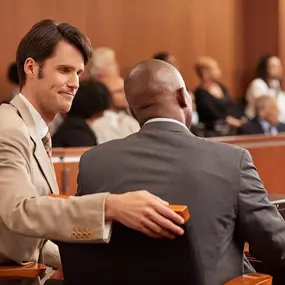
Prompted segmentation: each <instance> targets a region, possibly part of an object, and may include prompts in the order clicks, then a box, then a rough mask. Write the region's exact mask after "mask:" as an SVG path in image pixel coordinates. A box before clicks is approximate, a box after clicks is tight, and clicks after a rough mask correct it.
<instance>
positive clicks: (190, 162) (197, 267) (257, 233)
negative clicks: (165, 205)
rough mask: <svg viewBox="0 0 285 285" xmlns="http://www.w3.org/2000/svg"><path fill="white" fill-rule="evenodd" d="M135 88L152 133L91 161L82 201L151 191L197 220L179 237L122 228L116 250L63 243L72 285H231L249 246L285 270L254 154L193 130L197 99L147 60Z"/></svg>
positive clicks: (83, 172) (82, 175) (140, 115)
mask: <svg viewBox="0 0 285 285" xmlns="http://www.w3.org/2000/svg"><path fill="white" fill-rule="evenodd" d="M125 91H126V96H127V99H128V102H129V104H130V107H131V110H132V112H133V114H134V116H135V117H136V119H137V120H138V121H139V123H140V125H141V127H142V128H141V130H140V131H139V132H138V133H136V134H133V135H131V136H129V137H127V138H125V139H122V140H116V141H112V142H109V143H106V144H102V145H100V146H97V147H95V148H94V149H92V150H90V151H88V152H86V153H85V154H84V155H83V156H82V159H81V162H80V168H79V171H80V172H79V177H78V182H79V190H78V194H79V195H86V194H91V193H94V192H96V193H99V192H104V191H106V190H107V189H108V190H109V191H111V192H112V193H113V194H121V193H125V192H126V191H127V190H128V189H140V188H144V189H148V190H149V191H151V192H152V193H154V194H155V195H157V196H159V197H162V198H163V199H165V200H168V201H170V203H171V204H186V205H187V206H188V208H189V210H190V213H191V218H190V220H189V221H188V222H187V223H186V225H185V234H184V236H182V237H176V238H175V239H174V240H166V239H162V240H161V239H153V238H149V237H146V236H144V235H142V234H140V233H138V232H135V231H133V230H131V229H127V228H126V227H124V226H122V225H121V224H114V227H113V235H112V239H111V241H110V244H109V245H99V244H98V245H75V244H64V245H62V246H60V250H61V254H62V257H63V269H64V271H65V278H66V281H67V283H68V284H81V283H82V284H83V283H84V281H86V282H87V280H89V282H90V284H93V283H94V284H114V282H118V283H122V284H169V283H170V282H172V283H173V284H177V283H182V284H191V285H221V284H224V282H226V281H227V280H230V279H232V278H234V277H236V276H239V275H241V274H243V257H244V254H243V249H244V243H245V242H249V243H250V250H251V253H252V254H253V255H254V256H255V257H256V258H259V259H261V260H262V261H264V262H265V263H267V264H269V265H272V266H278V267H279V268H283V269H284V268H285V222H284V220H283V219H282V217H281V216H280V214H279V213H278V211H277V209H276V207H275V206H273V205H271V204H270V202H269V200H268V198H267V192H266V190H265V189H264V186H263V184H262V182H261V181H260V178H259V176H258V174H257V171H256V169H255V167H254V165H253V162H252V159H251V157H250V154H249V153H248V151H246V150H244V149H241V148H238V147H233V146H230V145H225V144H221V143H216V142H211V141H208V140H205V139H201V138H198V137H195V136H194V135H193V134H192V133H191V132H190V131H189V130H188V128H189V126H190V122H191V99H190V96H189V94H188V93H187V91H186V88H185V84H184V81H183V79H182V77H181V75H180V74H179V72H178V71H177V70H176V69H175V68H174V67H173V66H171V65H170V64H168V63H165V62H162V61H160V60H153V59H151V60H147V61H145V62H142V63H139V64H138V65H136V66H135V67H134V68H133V70H132V71H131V72H130V74H129V75H128V77H127V79H126V80H125ZM151 211H152V210H151V209H149V214H151ZM114 215H117V216H118V217H119V216H121V215H123V212H122V213H114ZM142 219H143V217H142ZM143 224H145V226H146V227H148V228H149V227H150V226H151V225H150V224H148V222H147V221H145V223H144V222H143ZM153 236H154V237H155V234H153ZM82 263H84V264H82ZM93 272H94V273H93ZM85 279H86V280H85ZM69 281H72V282H69ZM91 281H92V282H93V283H92V282H91ZM80 282H81V283H80ZM95 282H97V283H95Z"/></svg>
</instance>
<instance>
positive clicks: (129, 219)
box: [105, 191, 184, 239]
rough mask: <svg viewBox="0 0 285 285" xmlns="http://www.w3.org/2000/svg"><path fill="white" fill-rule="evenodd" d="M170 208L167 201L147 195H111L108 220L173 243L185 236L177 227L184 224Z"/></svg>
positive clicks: (137, 193) (106, 210) (106, 209)
mask: <svg viewBox="0 0 285 285" xmlns="http://www.w3.org/2000/svg"><path fill="white" fill-rule="evenodd" d="M167 206H168V203H167V202H166V201H163V200H161V199H160V198H158V197H157V196H154V195H152V194H150V193H149V192H147V191H136V192H128V193H125V194H121V195H114V194H110V195H108V196H107V198H106V204H105V207H106V208H105V217H106V220H114V221H118V222H120V223H122V224H124V225H125V226H127V227H129V228H132V229H134V230H138V231H140V232H143V233H144V234H146V235H148V236H150V237H155V238H161V237H166V238H170V239H173V238H174V237H175V236H176V235H183V233H184V231H183V229H182V228H181V227H179V226H177V225H176V224H178V225H182V224H184V220H183V218H182V217H180V216H179V215H178V214H176V213H175V212H174V211H172V210H171V209H169V208H168V207H167Z"/></svg>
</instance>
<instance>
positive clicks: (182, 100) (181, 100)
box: [176, 87, 188, 109]
mask: <svg viewBox="0 0 285 285" xmlns="http://www.w3.org/2000/svg"><path fill="white" fill-rule="evenodd" d="M185 92H186V91H185V89H184V87H181V88H179V89H178V90H177V97H176V98H177V101H178V104H179V106H180V107H181V109H185V108H187V106H188V105H187V101H186V96H185Z"/></svg>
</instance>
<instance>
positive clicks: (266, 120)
mask: <svg viewBox="0 0 285 285" xmlns="http://www.w3.org/2000/svg"><path fill="white" fill-rule="evenodd" d="M255 108H256V114H257V116H256V117H255V118H254V119H253V120H251V121H249V122H247V123H246V124H245V125H243V126H242V127H241V129H240V132H239V133H240V134H242V135H257V134H266V135H277V134H279V133H282V132H285V124H283V123H280V122H279V109H278V105H277V101H276V99H275V98H274V97H272V96H268V95H263V96H261V97H259V98H258V99H256V102H255Z"/></svg>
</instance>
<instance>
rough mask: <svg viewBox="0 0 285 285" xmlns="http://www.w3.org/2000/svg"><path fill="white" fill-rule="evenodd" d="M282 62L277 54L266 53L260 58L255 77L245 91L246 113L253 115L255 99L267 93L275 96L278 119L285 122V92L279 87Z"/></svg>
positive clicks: (249, 115)
mask: <svg viewBox="0 0 285 285" xmlns="http://www.w3.org/2000/svg"><path fill="white" fill-rule="evenodd" d="M281 79H282V64H281V61H280V59H279V58H278V57H277V56H273V55H267V56H264V57H262V58H261V59H260V61H259V64H258V67H257V70H256V77H255V79H254V80H253V81H252V82H251V83H250V84H249V86H248V89H247V91H246V95H245V96H246V100H247V108H246V115H247V116H248V117H249V118H250V119H253V118H254V117H255V115H256V114H255V100H256V99H257V98H258V97H260V96H262V95H264V94H267V95H269V96H272V97H275V98H276V100H277V104H278V108H279V120H280V122H283V123H285V93H284V92H283V91H282V89H281V84H280V81H281Z"/></svg>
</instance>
